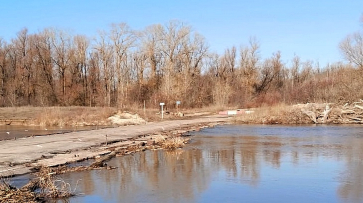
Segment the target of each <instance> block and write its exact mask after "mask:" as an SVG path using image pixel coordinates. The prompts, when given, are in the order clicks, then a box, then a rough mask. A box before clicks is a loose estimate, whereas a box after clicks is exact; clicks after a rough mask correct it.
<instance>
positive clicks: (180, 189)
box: [59, 125, 363, 203]
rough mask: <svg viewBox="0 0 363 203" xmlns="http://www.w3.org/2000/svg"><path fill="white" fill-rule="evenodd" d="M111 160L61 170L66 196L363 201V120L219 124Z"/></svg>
mask: <svg viewBox="0 0 363 203" xmlns="http://www.w3.org/2000/svg"><path fill="white" fill-rule="evenodd" d="M108 165H110V166H114V167H117V168H116V169H114V170H93V171H84V172H76V173H69V174H64V175H62V176H60V177H59V178H61V179H63V180H64V181H65V182H68V183H70V185H71V187H72V189H74V190H75V191H76V193H78V194H79V195H78V196H76V197H73V198H70V199H68V200H67V201H69V202H73V203H76V202H110V203H113V202H208V203H209V202H279V203H281V202H304V203H305V202H330V203H331V202H332V203H334V202H344V203H345V202H348V203H350V202H363V126H358V125H349V126H347V125H346V126H342V125H341V126H321V125H320V126H266V125H253V126H251V125H239V126H234V125H224V126H217V127H214V128H209V129H204V130H202V131H200V132H195V133H193V136H192V141H191V143H190V144H188V145H187V146H186V147H185V148H183V149H178V150H175V151H163V150H157V151H145V152H140V153H136V154H133V155H127V156H123V157H116V158H114V159H112V160H110V161H109V162H108ZM64 201H65V200H60V201H59V202H64Z"/></svg>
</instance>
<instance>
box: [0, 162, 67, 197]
mask: <svg viewBox="0 0 363 203" xmlns="http://www.w3.org/2000/svg"><path fill="white" fill-rule="evenodd" d="M54 174H55V173H54V172H53V171H52V169H50V168H48V167H42V168H41V169H40V170H39V172H38V173H37V174H36V175H37V178H35V179H33V180H31V181H30V182H29V183H28V184H26V185H25V186H23V187H22V188H20V189H18V188H15V187H13V186H11V185H10V184H9V183H7V182H6V181H4V180H2V182H1V183H0V202H46V201H47V200H51V199H58V198H67V197H71V196H74V191H72V190H71V187H70V185H69V184H68V183H65V182H64V181H62V180H58V179H55V177H54Z"/></svg>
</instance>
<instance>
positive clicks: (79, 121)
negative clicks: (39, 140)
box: [34, 107, 116, 126]
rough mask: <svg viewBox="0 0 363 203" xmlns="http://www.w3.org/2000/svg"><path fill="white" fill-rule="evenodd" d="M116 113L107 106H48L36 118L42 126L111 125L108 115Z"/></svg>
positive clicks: (36, 123)
mask: <svg viewBox="0 0 363 203" xmlns="http://www.w3.org/2000/svg"><path fill="white" fill-rule="evenodd" d="M115 113H116V109H115V108H107V107H47V108H44V109H43V111H42V112H41V113H39V114H38V115H37V116H36V118H35V119H34V124H35V125H40V126H85V125H109V121H108V120H107V118H108V117H110V116H111V115H113V114H115Z"/></svg>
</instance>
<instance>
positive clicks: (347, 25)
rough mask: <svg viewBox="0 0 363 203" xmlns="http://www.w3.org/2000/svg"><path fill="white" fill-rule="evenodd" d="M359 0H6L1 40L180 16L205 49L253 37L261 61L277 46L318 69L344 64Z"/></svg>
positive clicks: (360, 10)
mask: <svg viewBox="0 0 363 203" xmlns="http://www.w3.org/2000/svg"><path fill="white" fill-rule="evenodd" d="M362 14H363V2H362V0H300V1H297V0H295V1H288V0H269V1H268V0H264V1H263V0H239V1H238V0H224V1H215V0H208V1H207V0H199V1H196V0H195V1H193V0H183V1H179V0H175V1H174V0H169V1H166V0H164V1H162V0H154V1H145V0H144V1H142V0H102V1H101V0H8V1H6V0H3V1H2V2H1V6H0V37H2V38H4V39H5V40H7V41H9V40H10V39H11V38H15V37H16V33H17V32H18V31H20V30H21V29H22V28H24V27H26V28H28V29H29V31H30V32H31V33H34V32H39V31H41V30H43V29H44V28H47V27H55V28H59V29H63V30H67V31H70V32H72V33H73V34H83V35H86V36H88V37H90V38H92V37H94V36H96V35H97V31H98V30H108V29H109V26H110V24H112V23H121V22H125V23H127V24H128V25H129V26H130V27H131V28H133V29H136V30H142V29H144V28H145V27H147V26H149V25H152V24H157V23H160V24H166V23H167V22H169V21H170V20H179V21H182V22H185V23H187V24H188V25H190V26H192V28H193V29H194V30H195V31H197V32H199V33H200V34H202V35H203V36H204V37H205V38H206V40H207V42H208V44H209V46H210V50H212V51H215V52H218V53H223V51H224V49H226V48H229V47H231V46H236V47H240V46H241V45H247V44H248V41H249V39H250V38H251V37H255V38H256V39H257V40H258V41H259V43H260V45H261V49H260V54H261V57H262V58H268V57H270V56H271V55H272V53H274V52H276V51H281V54H282V58H283V60H284V62H285V63H289V62H290V61H291V59H292V58H293V57H294V55H297V56H300V57H301V59H302V60H313V61H315V62H319V63H320V65H321V66H325V65H326V64H327V63H333V62H337V61H341V60H343V59H342V56H341V54H340V52H339V49H338V44H339V42H340V41H341V40H342V39H343V38H344V37H346V36H347V35H348V34H350V33H353V32H356V31H359V30H363V26H362V23H361V22H360V21H359V20H360V17H361V16H362Z"/></svg>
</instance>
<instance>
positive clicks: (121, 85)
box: [109, 23, 136, 107]
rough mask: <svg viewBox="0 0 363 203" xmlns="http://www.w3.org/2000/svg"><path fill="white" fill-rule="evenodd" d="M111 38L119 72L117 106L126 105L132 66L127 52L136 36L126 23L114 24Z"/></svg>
mask: <svg viewBox="0 0 363 203" xmlns="http://www.w3.org/2000/svg"><path fill="white" fill-rule="evenodd" d="M109 38H110V39H111V41H112V45H113V55H114V56H113V57H114V63H115V69H116V74H117V79H116V80H117V100H118V101H117V102H116V104H117V106H120V107H122V106H124V105H125V102H126V100H127V91H128V90H127V87H128V83H129V81H130V73H131V71H130V68H131V67H128V66H127V54H128V51H129V49H130V48H131V47H132V46H133V45H134V43H135V41H136V36H135V35H134V33H133V31H132V30H131V29H130V28H129V26H128V25H127V24H126V23H120V24H113V25H112V27H111V32H110V36H109Z"/></svg>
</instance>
